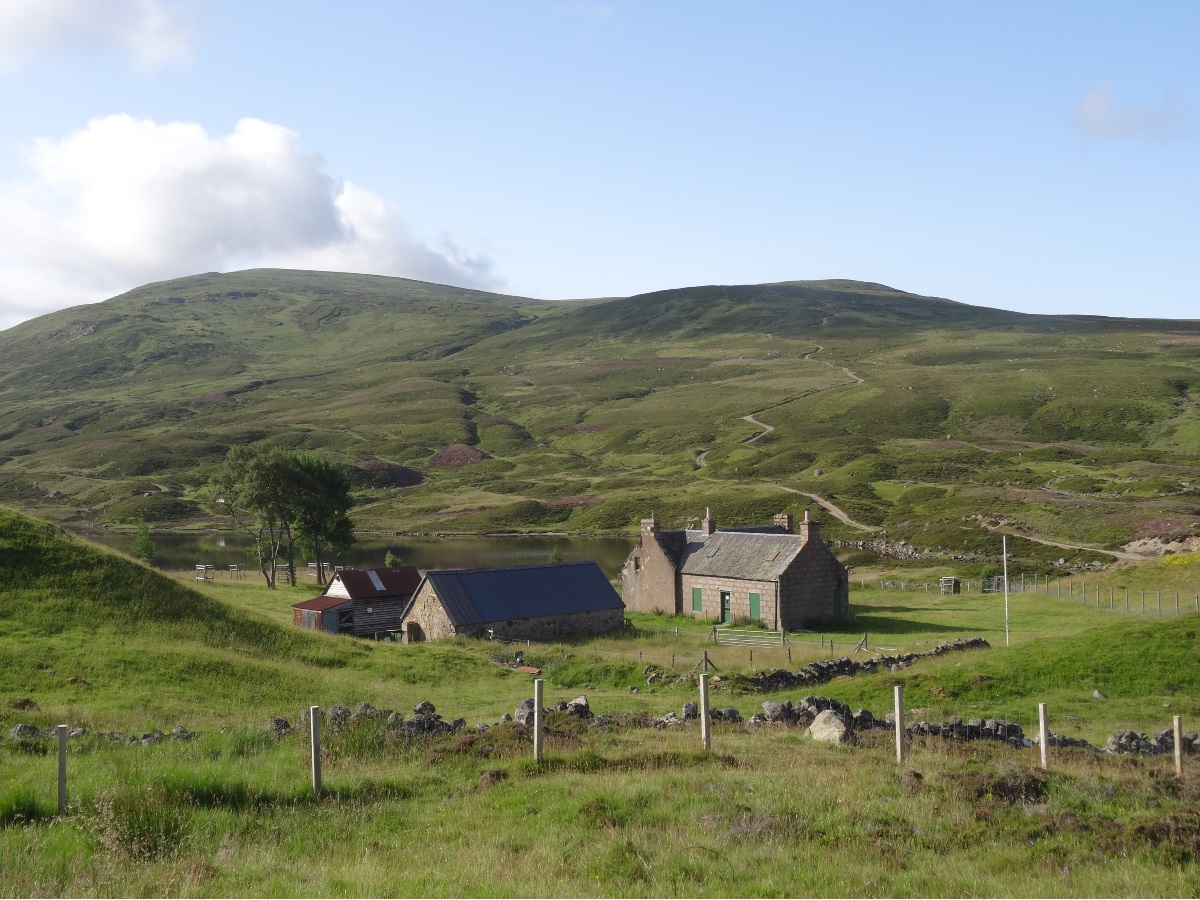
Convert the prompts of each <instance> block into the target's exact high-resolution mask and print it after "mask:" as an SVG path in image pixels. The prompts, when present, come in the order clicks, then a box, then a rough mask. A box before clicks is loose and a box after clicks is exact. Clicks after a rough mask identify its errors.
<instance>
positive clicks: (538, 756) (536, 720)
mask: <svg viewBox="0 0 1200 900" xmlns="http://www.w3.org/2000/svg"><path fill="white" fill-rule="evenodd" d="M533 760H534V762H539V763H540V762H541V761H542V679H540V678H535V679H533Z"/></svg>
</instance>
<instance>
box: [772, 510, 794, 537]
mask: <svg viewBox="0 0 1200 900" xmlns="http://www.w3.org/2000/svg"><path fill="white" fill-rule="evenodd" d="M775 524H776V525H777V526H778V527H780V528H782V529H783V530H784V531H786V532H787V533H788V534H791V533H792V516H791V514H790V513H775Z"/></svg>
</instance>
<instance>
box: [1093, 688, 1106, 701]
mask: <svg viewBox="0 0 1200 900" xmlns="http://www.w3.org/2000/svg"><path fill="white" fill-rule="evenodd" d="M1092 699H1093V700H1107V699H1108V697H1106V696H1105V695H1104V691H1101V690H1095V691H1092Z"/></svg>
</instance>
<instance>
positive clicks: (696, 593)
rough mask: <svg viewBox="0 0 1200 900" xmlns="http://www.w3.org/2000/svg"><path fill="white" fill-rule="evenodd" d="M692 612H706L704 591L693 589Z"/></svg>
mask: <svg viewBox="0 0 1200 900" xmlns="http://www.w3.org/2000/svg"><path fill="white" fill-rule="evenodd" d="M692 612H704V590H703V589H702V588H692Z"/></svg>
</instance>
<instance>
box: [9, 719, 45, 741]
mask: <svg viewBox="0 0 1200 900" xmlns="http://www.w3.org/2000/svg"><path fill="white" fill-rule="evenodd" d="M8 735H9V737H11V738H14V739H15V740H18V741H21V740H29V739H30V738H36V737H41V736H42V732H41V729H39V728H38V727H37V726H36V725H26V724H25V723H23V722H22V723H21V724H19V725H14V726H13V727H12V728H10V729H9V730H8Z"/></svg>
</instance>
